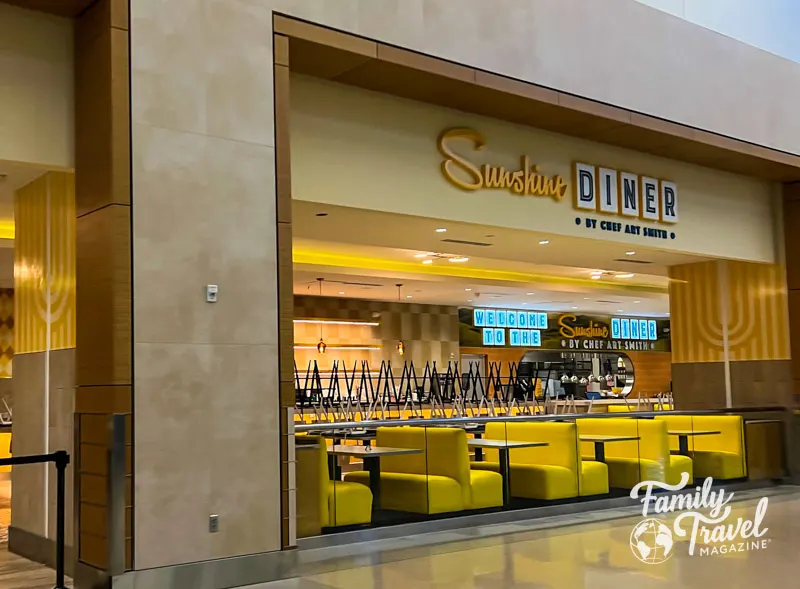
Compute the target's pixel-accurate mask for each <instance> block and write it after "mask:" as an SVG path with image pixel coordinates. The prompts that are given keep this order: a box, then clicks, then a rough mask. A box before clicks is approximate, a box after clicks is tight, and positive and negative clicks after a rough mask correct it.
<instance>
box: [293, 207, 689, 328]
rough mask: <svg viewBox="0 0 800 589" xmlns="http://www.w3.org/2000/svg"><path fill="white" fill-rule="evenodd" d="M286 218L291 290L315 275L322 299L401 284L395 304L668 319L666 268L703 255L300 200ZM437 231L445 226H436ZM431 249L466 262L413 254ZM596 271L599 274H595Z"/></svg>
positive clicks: (392, 289) (306, 289)
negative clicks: (597, 276) (424, 258)
mask: <svg viewBox="0 0 800 589" xmlns="http://www.w3.org/2000/svg"><path fill="white" fill-rule="evenodd" d="M318 213H325V214H326V216H323V217H319V216H317V214H318ZM293 215H294V216H293V254H294V257H295V267H294V292H295V294H306V295H318V294H319V284H318V282H317V280H316V279H317V278H319V277H322V278H324V279H325V280H324V282H323V296H343V297H347V298H361V299H370V300H386V301H396V300H398V289H397V287H396V286H395V285H396V284H398V283H401V284H403V286H402V288H401V292H400V297H399V300H400V301H402V302H414V303H416V302H419V303H429V304H446V305H457V306H482V307H487V306H491V307H500V308H516V309H538V310H544V311H572V310H574V311H579V312H589V313H600V314H612V313H613V314H616V313H625V314H630V315H647V316H666V315H668V312H669V297H668V294H667V291H668V286H669V279H668V278H667V273H668V267H669V266H670V265H673V264H684V263H691V262H697V261H701V260H703V258H699V257H697V256H688V255H682V254H676V253H672V252H663V251H660V250H657V249H654V248H639V249H638V251H636V253H635V254H634V255H626V251H630V250H626V248H625V247H624V246H620V245H617V244H613V243H609V242H604V241H600V240H591V239H579V238H565V237H554V236H550V235H547V234H544V233H533V232H525V231H512V230H507V229H497V228H492V227H486V226H476V225H467V224H455V223H446V224H443V223H442V221H436V220H432V219H425V218H418V217H408V216H402V215H392V214H385V213H378V212H372V211H366V210H361V209H349V208H344V207H330V206H325V207H321V206H319V205H314V204H313V203H307V202H295V203H294V208H293ZM441 228H444V229H447V231H446V232H443V233H438V232H436V229H441ZM444 239H455V240H458V241H474V242H481V243H486V244H489V245H485V246H483V245H469V244H464V243H453V242H445V241H443V240H444ZM543 240H546V241H549V243H547V244H542V245H540V243H539V242H540V241H543ZM433 253H436V254H442V255H457V256H466V257H468V258H469V261H468V262H465V263H458V264H456V263H451V262H449V261H447V260H446V259H440V258H435V259H434V263H433V264H422V259H421V258H419V257H416V256H417V255H422V254H433ZM632 260H644V261H647V262H650V263H648V264H637V263H636V262H635V261H633V262H632ZM598 270H602V271H604V272H605V274H604V275H603V276H602V278H601V279H599V280H592V278H591V273H592V272H595V271H598ZM629 273H633V274H634V276H633V277H630V278H621V277H619V276H618V275H619V274H623V275H625V274H629ZM408 297H411V298H408Z"/></svg>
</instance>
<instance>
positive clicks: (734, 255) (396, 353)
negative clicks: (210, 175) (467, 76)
mask: <svg viewBox="0 0 800 589" xmlns="http://www.w3.org/2000/svg"><path fill="white" fill-rule="evenodd" d="M287 83H288V86H289V88H290V93H289V94H290V96H291V102H290V105H291V106H290V108H289V113H290V114H289V118H290V120H291V126H290V128H291V133H290V135H289V138H288V140H289V142H290V145H291V148H290V153H291V177H292V188H291V196H292V225H293V237H292V258H293V276H294V281H293V283H294V284H293V287H294V301H293V303H294V313H293V316H294V319H293V321H294V350H295V352H294V362H293V384H294V388H295V406H294V407H293V408H291V409H290V410H289V411H290V414H291V415H292V421H293V423H294V430H295V436H296V437H295V439H296V444H297V447H296V456H297V477H296V480H297V517H298V527H297V536H298V544H299V545H300V546H301V547H303V546H306V547H312V546H321V545H326V543H336V542H338V541H347V540H346V537H345V536H342V537H341V539H339V540H337V538H339V536H336V535H333V536H329V537H328V539H327V540H325V541H324V542H323V543H320V541H318V540H314V539H313V538H314V537H317V536H319V534H336V533H337V532H347V531H351V530H352V529H354V528H357V529H360V528H365V529H370V528H382V527H385V526H390V525H397V524H404V525H408V524H409V523H413V522H420V521H423V522H424V521H427V520H429V519H431V518H433V519H436V518H441V517H445V516H447V517H459V516H465V515H467V516H468V515H474V514H476V513H486V512H488V513H493V512H499V513H502V512H505V511H508V510H514V509H521V510H526V509H531V508H537V507H544V506H548V507H553V506H558V505H561V504H563V503H564V502H574V501H580V502H585V509H594V508H597V507H598V505H602V501H604V500H607V499H609V498H612V499H613V498H614V497H616V496H618V495H620V494H624V492H625V491H624V490H625V489H626V488H627V489H629V488H630V487H631V486H632V485H634V484H635V483H636V482H637V481H638V480H641V477H647V476H652V477H655V478H656V479H657V480H662V481H664V482H666V483H668V484H676V482H677V481H678V480H679V479H680V473H681V472H690V475H691V476H690V478H693V477H695V476H696V477H705V476H715V477H717V478H723V479H726V480H744V479H747V478H748V476H749V477H750V478H751V480H752V481H755V480H758V477H759V476H763V473H764V472H765V470H764V469H763V468H762V467H760V466H759V464H760V463H759V461H758V460H756V459H755V458H754V457H752V456H750V457H749V456H748V452H751V453H752V450H753V448H755V445H756V442H755V439H756V436H755V435H754V434H753V432H751V433H750V437H751V443H750V446H751V447H750V449H749V450H748V448H747V445H746V444H745V441H744V439H745V437H746V435H745V431H746V430H748V431H749V430H750V429H752V426H749V425H747V424H748V422H747V421H746V420H745V418H746V417H747V416H746V415H745V416H742V415H714V416H708V417H699V416H693V415H692V416H690V415H684V414H682V413H679V414H675V415H671V414H670V413H666V412H674V411H676V410H677V411H681V410H687V409H699V408H703V409H715V410H724V409H725V408H731V407H736V406H737V405H736V403H737V402H739V403H741V402H743V400H744V399H747V398H748V395H751V394H752V393H753V391H754V390H757V389H758V388H760V387H761V383H758V382H753V381H750V380H748V379H746V378H740V376H739V375H741V374H742V372H741V370H742V367H743V366H745V365H746V366H747V369H749V370H758V371H767V370H768V371H769V372H770V374H771V376H770V378H771V379H772V382H771V386H774V387H775V390H774V394H775V396H774V397H772V398H771V399H769V400H766V399H765V402H766V404H767V405H771V404H773V403H777V402H778V401H777V400H778V399H779V398H780V395H781V393H780V391H781V390H783V391H784V393H786V392H788V390H789V389H788V384H789V380H790V374H789V372H788V362H787V360H788V358H789V348H788V345H789V344H788V338H787V335H786V332H785V327H784V326H785V324H786V322H787V299H786V291H785V286H784V278H783V276H782V270H781V266H780V259H781V253H780V247H779V242H778V239H779V235H778V234H777V233H776V230H775V227H776V226H777V224H778V223H779V220H780V216H781V207H780V202H779V191H778V187H777V185H776V184H775V183H773V182H770V181H768V180H763V179H757V178H750V177H746V176H743V175H739V174H735V173H731V172H729V171H722V170H719V169H712V168H709V167H702V166H698V165H693V164H688V163H685V162H681V161H676V160H675V159H670V158H665V157H660V156H655V155H651V154H649V153H644V152H642V151H637V150H635V149H630V148H625V147H620V146H619V145H616V146H615V145H609V144H608V143H605V142H602V141H594V140H591V139H587V138H578V137H575V136H574V135H579V132H578V130H577V129H573V130H572V133H571V135H572V136H569V135H566V134H559V133H554V132H552V131H549V130H542V129H537V128H535V126H529V125H525V126H523V125H519V124H514V123H512V122H507V121H501V120H497V119H494V118H490V117H487V116H481V115H478V114H472V113H469V112H464V111H463V110H455V109H451V108H446V107H443V106H440V105H433V104H430V103H426V102H421V101H414V100H409V99H404V98H398V97H396V96H391V95H389V94H386V93H379V92H371V91H367V90H364V89H362V88H358V87H355V86H353V85H348V84H342V83H337V82H334V81H330V80H322V79H319V78H317V77H313V76H308V75H297V74H292V75H291V76H290V78H289V80H288V81H287ZM737 363H739V364H737ZM762 373H764V372H762ZM720 393H722V394H720ZM745 404H753V403H748V402H745ZM631 411H640V412H641V411H644V412H656V413H657V415H656V416H655V417H656V418H655V420H653V419H652V417H653V414H652V413H650V415H649V416H648V418H649V419H648V420H644V421H643V420H634V421H625V420H621V421H620V420H619V419H614V418H607V419H599V420H598V419H597V418H594V417H590V416H589V415H592V416H593V415H595V414H608V413H621V412H631ZM503 418H510V420H509V421H503ZM519 419H523V422H521V423H520V422H517V421H514V420H519ZM525 419H529V420H530V423H526V422H525V421H524V420H525ZM437 420H438V421H437ZM484 420H487V421H484ZM496 420H500V421H499V422H498V421H496ZM695 422H696V424H697V425H695ZM371 424H374V425H371ZM409 424H411V425H412V426H413V427H411V428H402V427H397V426H398V425H409ZM701 426H702V427H701ZM659 427H662V428H663V431H662V430H661V429H659ZM715 428H719V432H718V433H717V434H714V431H716V429H715ZM701 430H702V434H701ZM659 432H661V433H659ZM679 432H684V433H682V434H679ZM687 432H688V433H687ZM706 434H707V435H708V436H709V438H708V439H711V436H712V434H714V435H717V436H718V438H717V439H716V441H714V440H712V441H711V442H707V441H704V440H701V436H702V435H706ZM448 435H450V436H452V438H451V439H450V438H447V436H448ZM459 435H461V436H462V438H463V439H459V437H458V436H459ZM768 435H770V436H772V437H771V438H770V439H771V440H772V441H771V442H770V443H777V442H776V440H778V439H779V437H780V434H779V433H778V432H777V430H772V431H770V432H769V434H768ZM415 436H418V438H417V437H415ZM660 436H663V449H665V451H666V454H664V455H658V456H656V455H651V454H650V452H651V450H652V448H653V447H661V446H659V444H661V441H658V440H660ZM613 442H617V444H616V445H615V444H614V443H613ZM653 444H655V446H653ZM576 448H577V449H578V450H577V453H576V451H575V449H576ZM712 448H713V449H714V450H713V451H721V452H724V453H727V454H725V455H726V456H728V457H730V458H731V461H730V464H728V467H726V468H727V470H725V472H722V471H720V470H713V469H712V470H713V472H712V470H709V469H708V468H707V463H706V462H705V458H703V456H705V454H704V452H712ZM723 449H724V450H723ZM415 452H418V453H422V454H423V455H424V458H425V460H424V461H423V462H420V458H419V456H418V455H417V454H415ZM445 456H449V457H450V460H451V461H452V464H450V463H449V462H448V461H445V459H444V457H445ZM720 456H722V455H721V454H720ZM737 457H738V458H737ZM320 461H323V462H326V463H327V464H328V470H327V474H326V475H325V476H324V477H323V480H320V479H319V472H320V471H319V468H317V466H315V465H319V464H320ZM440 461H441V462H440ZM693 462H694V463H695V470H696V472H694V471H692V468H693ZM726 464H727V463H726ZM454 465H461V466H454ZM625 465H627V466H625ZM748 465H749V467H750V470H749V471H748ZM628 467H630V468H629V469H628V470H626V468H628ZM692 472H694V474H691V473H692ZM748 473H749V474H748ZM757 473H761V474H757ZM773 474H774V472H773ZM498 475H499V476H498ZM559 477H562V478H559ZM426 480H427V481H428V482H427V483H425V482H424V481H426ZM432 481H439V482H441V485H442V486H441V487H439V486H438V485H439V482H432ZM445 481H455V482H457V483H458V484H459V485H461V488H462V492H463V493H464V494H465V497H466V496H467V495H468V491H466V490H465V489H472V491H471V492H472V498H473V499H472V500H471V501H470V500H467V499H464V500H463V501H461V500H456V499H454V497H455V496H457V495H458V494H459V493H460V491H457V490H456V488H455V487H454V488H453V489H451V490H450V491H447V490H446V489H447V486H446V485H447V484H449V483H445ZM454 484H455V483H454ZM367 489H369V490H370V491H371V495H370V494H369V493H367ZM320 497H322V503H323V504H325V497H327V498H328V502H327V504H325V505H324V506H323V507H322V508H319V505H320ZM598 501H600V502H601V503H597V502H598ZM367 506H369V508H368V507H367ZM301 523H302V525H301ZM398 533H406V532H402V531H401V532H398Z"/></svg>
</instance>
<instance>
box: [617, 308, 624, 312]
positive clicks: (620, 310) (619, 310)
mask: <svg viewBox="0 0 800 589" xmlns="http://www.w3.org/2000/svg"><path fill="white" fill-rule="evenodd" d="M624 312H625V311H623V310H622V309H617V313H624Z"/></svg>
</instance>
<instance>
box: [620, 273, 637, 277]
mask: <svg viewBox="0 0 800 589" xmlns="http://www.w3.org/2000/svg"><path fill="white" fill-rule="evenodd" d="M634 276H636V275H635V274H631V273H628V274H617V278H633V277H634Z"/></svg>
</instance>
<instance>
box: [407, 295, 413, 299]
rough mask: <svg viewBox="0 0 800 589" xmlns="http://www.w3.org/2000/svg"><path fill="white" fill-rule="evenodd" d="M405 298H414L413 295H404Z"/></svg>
mask: <svg viewBox="0 0 800 589" xmlns="http://www.w3.org/2000/svg"><path fill="white" fill-rule="evenodd" d="M406 298H407V299H412V298H414V297H412V296H411V295H406Z"/></svg>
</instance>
